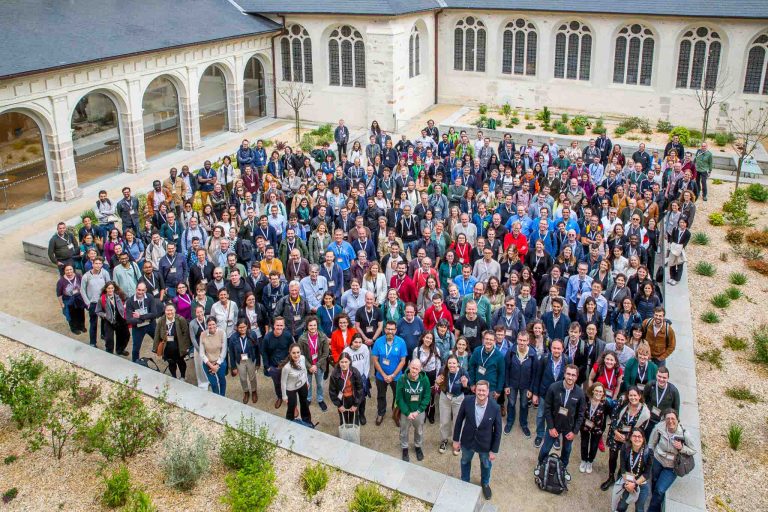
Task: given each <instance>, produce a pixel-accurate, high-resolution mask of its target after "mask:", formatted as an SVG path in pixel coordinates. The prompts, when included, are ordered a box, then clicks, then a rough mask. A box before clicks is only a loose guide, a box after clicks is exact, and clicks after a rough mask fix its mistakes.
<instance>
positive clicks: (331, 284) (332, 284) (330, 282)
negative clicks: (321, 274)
mask: <svg viewBox="0 0 768 512" xmlns="http://www.w3.org/2000/svg"><path fill="white" fill-rule="evenodd" d="M335 284H336V282H335V281H328V288H330V287H332V286H334V285H335Z"/></svg>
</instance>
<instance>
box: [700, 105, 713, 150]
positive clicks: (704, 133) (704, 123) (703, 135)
mask: <svg viewBox="0 0 768 512" xmlns="http://www.w3.org/2000/svg"><path fill="white" fill-rule="evenodd" d="M710 108H711V107H710ZM708 124H709V109H708V108H705V109H704V120H703V121H702V122H701V142H704V141H705V140H707V125H708Z"/></svg>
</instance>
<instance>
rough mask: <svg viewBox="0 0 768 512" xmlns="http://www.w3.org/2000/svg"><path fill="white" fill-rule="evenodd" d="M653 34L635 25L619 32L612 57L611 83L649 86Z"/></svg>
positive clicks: (651, 67)
mask: <svg viewBox="0 0 768 512" xmlns="http://www.w3.org/2000/svg"><path fill="white" fill-rule="evenodd" d="M653 47H654V39H653V32H651V30H650V29H648V28H646V27H644V26H642V25H639V24H637V23H635V24H632V25H628V26H626V27H624V28H622V29H621V30H619V35H618V36H617V37H616V54H615V55H614V57H613V83H615V84H631V85H651V73H652V71H653Z"/></svg>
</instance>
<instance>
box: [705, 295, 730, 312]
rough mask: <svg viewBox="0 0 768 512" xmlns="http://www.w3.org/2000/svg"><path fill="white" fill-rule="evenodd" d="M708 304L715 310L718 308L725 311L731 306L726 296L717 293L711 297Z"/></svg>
mask: <svg viewBox="0 0 768 512" xmlns="http://www.w3.org/2000/svg"><path fill="white" fill-rule="evenodd" d="M709 302H710V303H711V304H712V305H713V306H715V307H716V308H720V309H725V308H727V307H728V306H730V305H731V299H729V298H728V295H726V294H724V293H718V294H717V295H715V296H714V297H712V298H711V299H710V301H709Z"/></svg>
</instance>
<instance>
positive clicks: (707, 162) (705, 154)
mask: <svg viewBox="0 0 768 512" xmlns="http://www.w3.org/2000/svg"><path fill="white" fill-rule="evenodd" d="M693 164H694V165H695V166H696V185H698V186H699V191H700V192H701V197H703V198H704V200H705V201H706V200H707V178H708V177H709V173H711V172H712V152H711V151H710V150H709V145H708V144H707V143H706V142H702V143H701V147H700V148H699V149H697V150H696V156H695V157H694V158H693Z"/></svg>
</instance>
